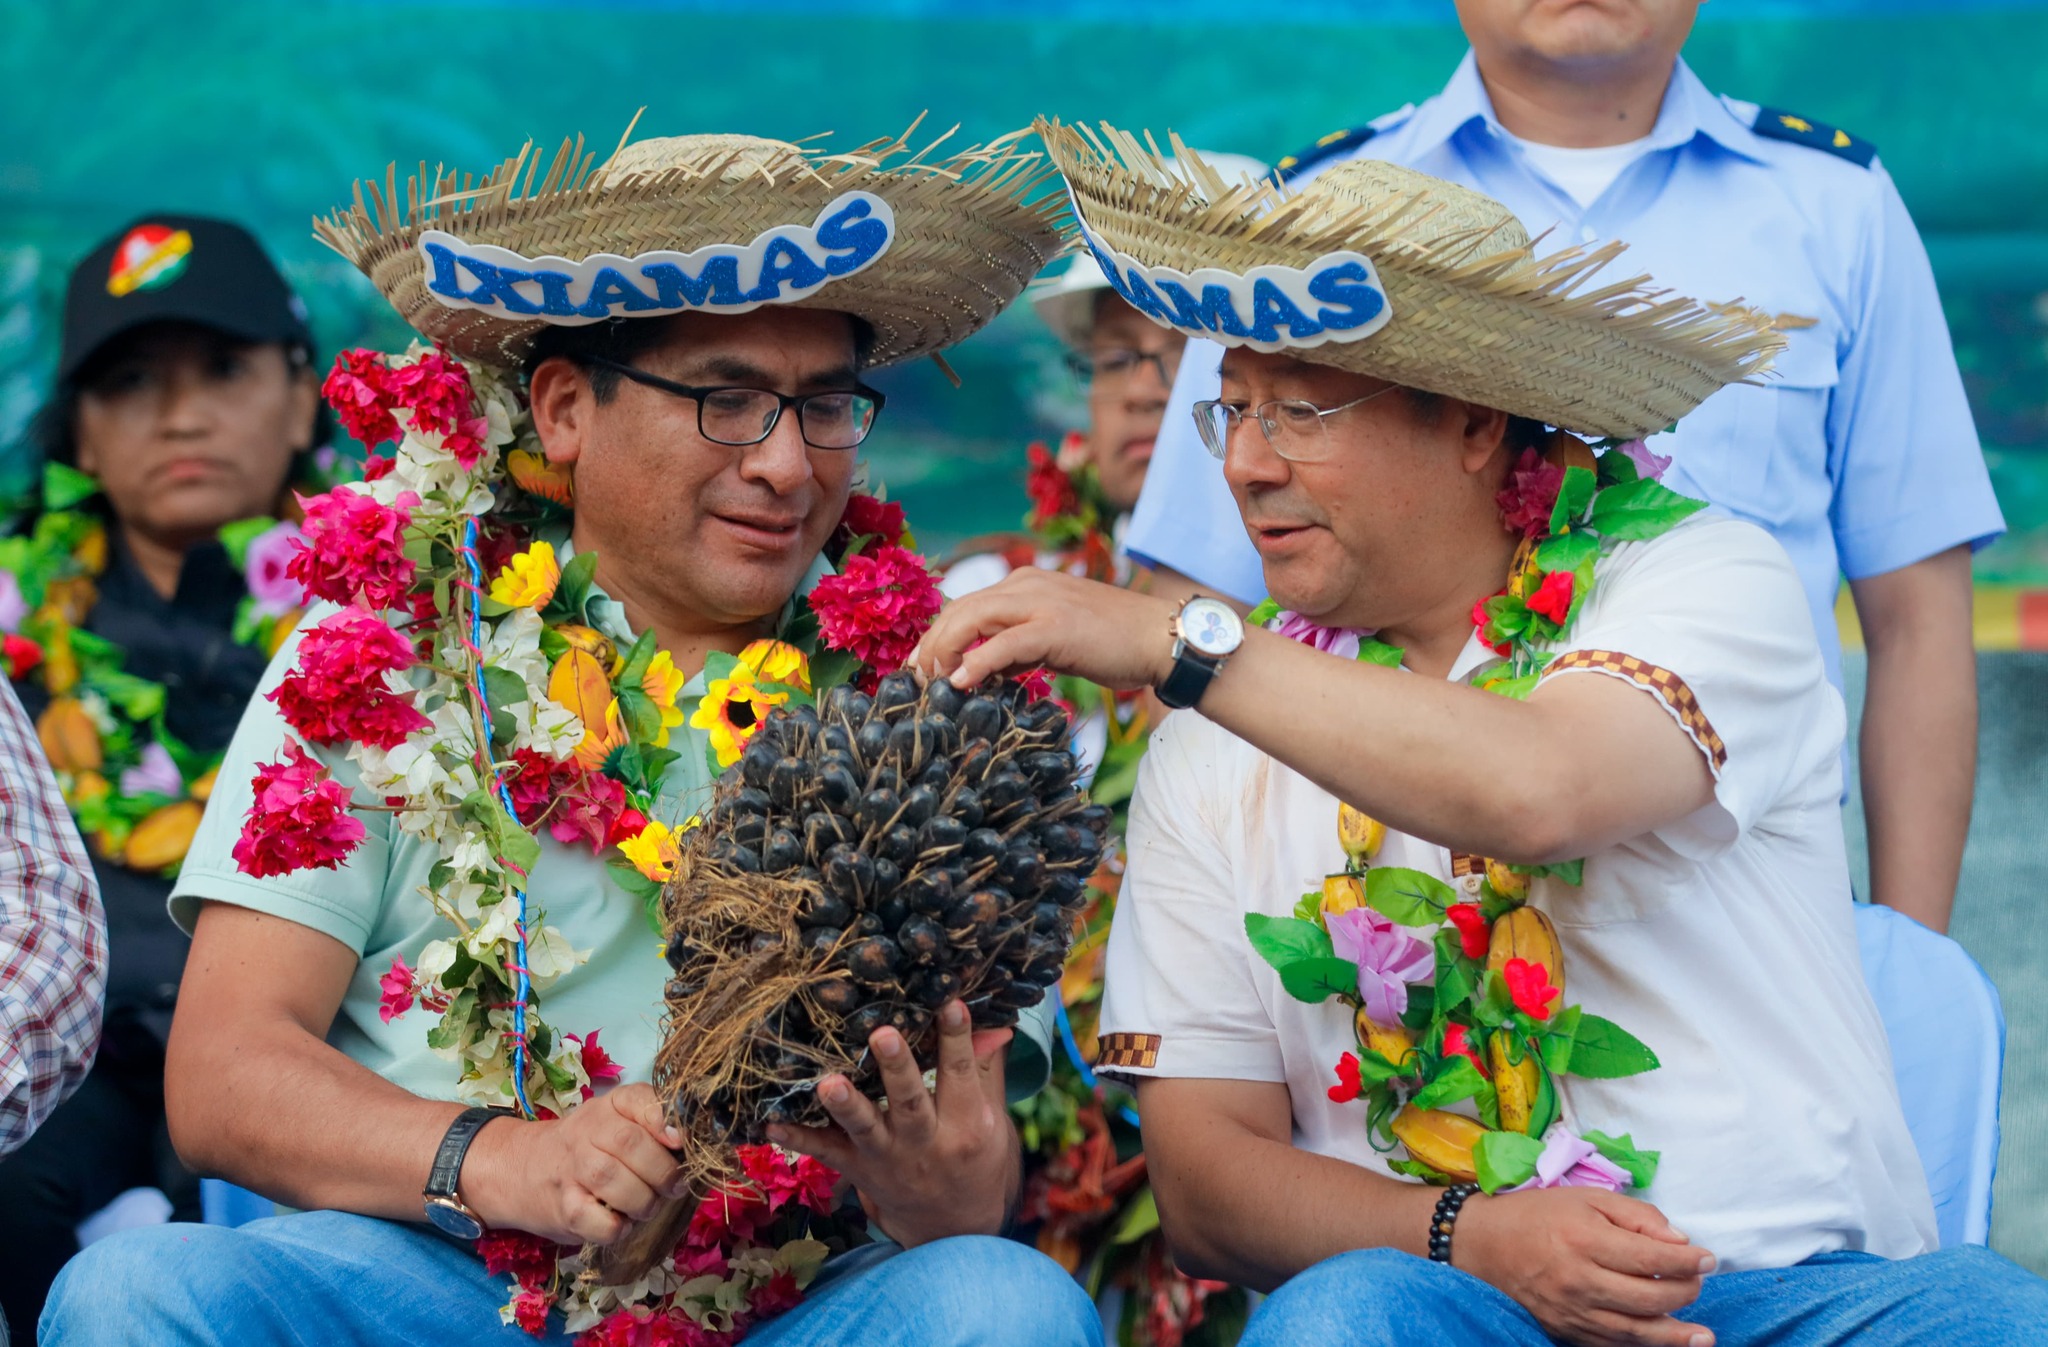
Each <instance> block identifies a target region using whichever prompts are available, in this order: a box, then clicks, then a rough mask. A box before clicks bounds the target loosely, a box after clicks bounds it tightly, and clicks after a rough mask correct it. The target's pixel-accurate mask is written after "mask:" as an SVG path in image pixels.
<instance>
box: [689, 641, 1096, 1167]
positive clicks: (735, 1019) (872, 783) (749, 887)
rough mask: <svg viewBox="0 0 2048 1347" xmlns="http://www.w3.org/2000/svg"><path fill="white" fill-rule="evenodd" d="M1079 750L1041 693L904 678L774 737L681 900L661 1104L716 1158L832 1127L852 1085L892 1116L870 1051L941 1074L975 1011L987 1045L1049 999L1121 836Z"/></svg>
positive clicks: (826, 705)
mask: <svg viewBox="0 0 2048 1347" xmlns="http://www.w3.org/2000/svg"><path fill="white" fill-rule="evenodd" d="M1068 735H1069V725H1068V720H1067V715H1066V712H1065V711H1063V710H1062V709H1061V708H1060V706H1059V705H1058V703H1056V702H1053V701H1050V700H1032V698H1031V696H1030V693H1029V692H1028V691H1027V689H1026V688H1025V687H1024V686H1023V685H1021V684H1018V683H1014V682H1006V683H1002V684H998V685H996V686H994V687H993V688H992V689H990V690H987V691H979V692H975V693H966V692H962V691H960V690H959V689H957V688H955V687H953V686H952V685H951V684H950V683H948V682H945V681H944V680H939V681H934V682H931V683H926V684H922V685H921V684H920V682H919V680H918V679H917V678H916V677H915V676H913V675H912V674H909V673H905V672H899V673H894V674H890V675H888V676H887V677H884V678H882V679H881V680H879V682H878V683H877V685H876V687H875V690H874V693H873V695H872V696H870V695H868V694H865V693H862V692H860V691H858V690H856V689H854V688H852V687H838V688H834V689H832V690H831V691H830V692H828V693H826V694H825V695H824V697H823V698H822V699H821V700H820V702H819V704H818V705H817V706H816V707H815V708H813V707H809V706H797V707H794V708H787V709H779V710H777V711H776V712H774V713H772V714H770V715H769V716H768V717H766V718H765V719H764V720H763V721H762V722H761V724H760V727H759V728H758V729H757V730H756V731H755V733H754V735H753V737H752V738H751V739H750V740H749V741H748V743H747V746H746V748H745V750H744V751H743V752H742V754H741V756H740V759H739V761H738V762H736V763H735V764H733V766H732V767H730V768H728V769H727V770H726V772H725V774H724V775H723V776H721V777H720V778H719V781H718V783H717V787H716V790H715V793H714V798H713V802H712V805H711V807H710V809H709V810H708V811H707V812H706V813H705V814H704V816H703V822H702V825H701V826H700V827H697V828H695V829H693V830H691V831H690V832H689V833H688V834H687V835H686V837H685V841H684V845H683V848H682V856H681V859H680V861H679V862H678V864H677V866H676V868H675V873H674V878H673V879H672V880H671V881H670V883H669V886H668V888H667V891H666V892H665V894H664V895H663V908H664V913H665V922H664V924H665V929H666V933H667V956H668V961H669V965H670V967H671V968H672V969H673V970H674V976H673V977H672V978H671V980H670V982H669V984H668V989H667V997H666V999H667V1006H668V1032H667V1041H666V1044H665V1046H664V1048H663V1050H662V1052H661V1054H660V1056H659V1058H658V1060H657V1064H656V1071H655V1084H656V1088H657V1089H658V1090H660V1091H661V1093H662V1096H663V1098H664V1100H665V1101H666V1102H667V1104H668V1108H669V1111H670V1115H671V1116H672V1117H673V1118H674V1119H675V1121H676V1124H677V1125H678V1126H679V1127H680V1128H682V1129H683V1131H684V1132H685V1133H686V1134H687V1135H688V1136H690V1137H691V1138H692V1140H693V1142H694V1143H696V1145H695V1149H697V1150H700V1151H705V1152H716V1151H722V1150H724V1149H727V1148H729V1147H730V1146H732V1145H735V1144H750V1143H755V1142H759V1141H761V1140H762V1139H763V1138H764V1129H765V1127H766V1125H767V1124H769V1123H771V1122H787V1123H800V1124H813V1125H822V1124H824V1123H827V1122H828V1121H829V1118H828V1116H827V1115H826V1113H825V1111H824V1109H823V1107H822V1105H820V1104H819V1103H818V1101H817V1099H816V1097H815V1086H816V1084H817V1082H818V1080H819V1079H820V1078H821V1077H823V1076H824V1075H826V1074H828V1073H831V1072H840V1073H843V1074H845V1075H846V1076H847V1077H848V1078H849V1079H851V1080H852V1081H853V1083H854V1085H855V1086H856V1088H859V1089H861V1090H862V1091H864V1092H865V1093H867V1094H868V1095H869V1096H871V1097H874V1098H880V1097H881V1094H882V1088H881V1084H880V1078H879V1074H878V1072H877V1070H876V1069H875V1064H874V1063H873V1062H872V1061H871V1059H870V1057H869V1054H868V1052H867V1041H868V1036H869V1035H870V1034H872V1033H873V1032H874V1031H875V1030H877V1029H879V1028H881V1027H882V1026H884V1025H893V1026H895V1027H896V1028H897V1029H898V1030H900V1031H901V1032H902V1033H903V1035H904V1037H905V1039H906V1040H907V1041H908V1042H909V1043H910V1045H911V1047H912V1049H913V1051H915V1052H917V1053H918V1054H919V1057H920V1060H923V1061H927V1062H928V1061H929V1060H930V1048H931V1046H932V1044H933V1042H934V1041H935V1037H936V1035H935V1030H934V1017H935V1014H936V1012H937V1011H938V1009H939V1008H940V1007H941V1006H943V1005H944V1004H945V1003H946V1002H947V1001H949V1000H951V999H953V998H954V997H959V998H960V999H962V1000H963V1001H964V1002H965V1003H966V1005H967V1008H968V1010H969V1012H970V1013H971V1015H972V1017H973V1022H974V1024H975V1026H976V1027H977V1028H1000V1027H1006V1026H1009V1025H1012V1024H1015V1023H1016V1021H1017V1016H1018V1013H1019V1012H1020V1011H1021V1010H1023V1009H1024V1008H1025V1007H1027V1006H1031V1005H1034V1004H1036V1003H1037V1002H1038V1001H1040V1000H1041V999H1043V998H1044V996H1045V993H1046V989H1047V988H1048V987H1050V986H1052V985H1053V984H1054V983H1055V982H1057V981H1058V980H1059V978H1060V975H1061V972H1062V970H1063V967H1064V964H1065V960H1066V955H1067V947H1068V945H1069V943H1070V942H1071V939H1072V933H1073V925H1074V918H1075V915H1076V914H1077V913H1078V912H1079V911H1080V909H1081V906H1082V903H1083V899H1084V896H1085V894H1086V891H1087V880H1088V877H1089V875H1091V874H1092V873H1093V872H1094V870H1095V867H1096V864H1097V862H1098V860H1099V859H1100V857H1101V854H1102V848H1103V838H1104V834H1105V833H1106V832H1107V830H1108V828H1109V824H1110V811H1109V810H1108V809H1106V808H1104V807H1102V806H1099V805H1094V804H1091V803H1090V802H1089V801H1088V799H1087V797H1086V796H1085V795H1084V794H1083V793H1082V792H1081V791H1080V789H1079V787H1078V786H1077V784H1076V776H1077V772H1078V765H1077V763H1076V761H1075V758H1074V755H1073V753H1072V751H1071V750H1070V749H1069V747H1068V744H1067V740H1068ZM687 1160H688V1154H687V1151H686V1162H687ZM707 1163H708V1162H707Z"/></svg>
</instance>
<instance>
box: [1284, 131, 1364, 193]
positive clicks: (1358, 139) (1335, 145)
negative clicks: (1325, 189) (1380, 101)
mask: <svg viewBox="0 0 2048 1347" xmlns="http://www.w3.org/2000/svg"><path fill="white" fill-rule="evenodd" d="M1378 134H1379V129H1378V128H1377V127H1372V126H1361V127H1357V128H1355V129H1354V128H1350V127H1347V128H1345V129H1344V130H1342V131H1332V132H1331V133H1330V134H1329V135H1327V136H1324V137H1323V138H1322V139H1320V140H1318V141H1317V142H1316V143H1315V144H1313V145H1311V146H1309V147H1308V148H1307V149H1305V150H1302V151H1301V152H1300V153H1298V154H1290V155H1287V156H1285V157H1284V158H1282V159H1281V160H1280V161H1279V162H1278V163H1276V164H1274V165H1273V176H1274V177H1275V178H1277V179H1279V180H1280V181H1281V182H1292V181H1294V179H1296V178H1298V177H1300V176H1301V175H1302V174H1303V173H1306V172H1307V171H1308V170H1309V169H1312V168H1314V167H1315V166H1316V165H1317V164H1320V163H1322V162H1323V161H1325V160H1327V159H1334V158H1335V157H1337V156H1338V155H1340V154H1342V153H1344V151H1346V150H1352V149H1356V148H1358V147H1359V146H1360V145H1363V144H1365V142H1366V141H1368V140H1371V139H1372V138H1373V137H1374V136H1376V135H1378Z"/></svg>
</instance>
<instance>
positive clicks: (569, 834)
mask: <svg viewBox="0 0 2048 1347" xmlns="http://www.w3.org/2000/svg"><path fill="white" fill-rule="evenodd" d="M512 761H513V763H514V764H516V765H517V767H518V768H519V770H518V771H517V772H516V773H514V774H512V775H511V776H509V777H507V778H506V786H507V787H508V788H509V789H510V790H511V792H512V812H513V813H514V814H516V815H518V817H519V821H520V822H521V823H523V824H525V825H526V826H527V827H529V828H537V827H539V826H540V822H541V820H542V819H543V818H546V820H547V824H548V832H549V833H550V834H552V835H553V837H554V839H555V840H556V841H557V842H560V843H561V844H562V845H563V846H574V845H575V844H576V843H578V842H583V843H587V844H588V845H589V847H590V849H591V850H592V851H602V850H604V849H605V848H606V847H608V846H615V845H617V842H618V840H619V839H618V838H617V837H616V835H615V834H617V832H618V831H619V826H620V820H621V819H622V818H623V817H625V816H626V815H628V814H631V813H633V812H634V811H632V810H629V809H628V808H627V807H626V788H625V787H624V786H622V785H620V784H619V783H618V782H617V781H615V780H614V779H612V778H611V777H608V776H606V775H604V774H603V773H602V772H594V771H586V770H585V769H584V768H583V767H581V766H579V765H578V764H577V762H576V760H575V759H574V758H570V759H567V760H565V761H561V762H557V761H555V760H554V759H552V758H546V757H542V756H541V755H540V754H538V753H535V752H533V751H532V750H530V749H524V748H522V749H520V750H519V751H518V752H516V753H514V754H513V755H512ZM646 826H647V823H646V820H645V819H644V818H642V819H641V821H640V827H639V828H635V829H633V830H632V831H631V832H628V833H626V834H625V835H626V836H627V837H637V836H639V833H640V828H645V827H646Z"/></svg>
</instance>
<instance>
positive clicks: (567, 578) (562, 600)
mask: <svg viewBox="0 0 2048 1347" xmlns="http://www.w3.org/2000/svg"><path fill="white" fill-rule="evenodd" d="M596 575H597V553H595V552H578V553H577V554H576V555H575V556H573V557H570V558H569V559H568V560H567V561H566V562H564V563H562V578H561V580H560V581H558V582H557V583H556V585H555V592H554V596H553V597H552V598H550V599H549V600H548V601H547V606H546V607H544V608H542V609H541V617H542V618H543V619H544V620H546V621H549V622H576V623H581V622H582V621H583V610H584V606H585V605H586V604H587V603H589V601H590V586H591V582H592V579H593V577H595V576H596Z"/></svg>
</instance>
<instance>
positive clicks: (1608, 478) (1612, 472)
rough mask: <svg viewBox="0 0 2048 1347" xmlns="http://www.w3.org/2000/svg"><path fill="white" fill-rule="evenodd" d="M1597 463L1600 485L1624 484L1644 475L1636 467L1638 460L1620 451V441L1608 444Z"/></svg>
mask: <svg viewBox="0 0 2048 1347" xmlns="http://www.w3.org/2000/svg"><path fill="white" fill-rule="evenodd" d="M1597 463H1598V465H1599V473H1600V485H1601V487H1603V488H1605V487H1610V486H1622V485H1625V484H1627V483H1629V482H1633V481H1637V480H1640V479H1641V477H1642V475H1643V474H1642V471H1641V470H1640V469H1639V468H1637V467H1636V461H1635V460H1634V459H1632V458H1630V457H1629V456H1628V455H1627V454H1624V453H1621V452H1620V442H1619V441H1614V442H1611V443H1609V444H1607V445H1606V447H1605V448H1604V449H1603V451H1602V452H1601V454H1600V457H1599V458H1598V460H1597Z"/></svg>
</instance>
